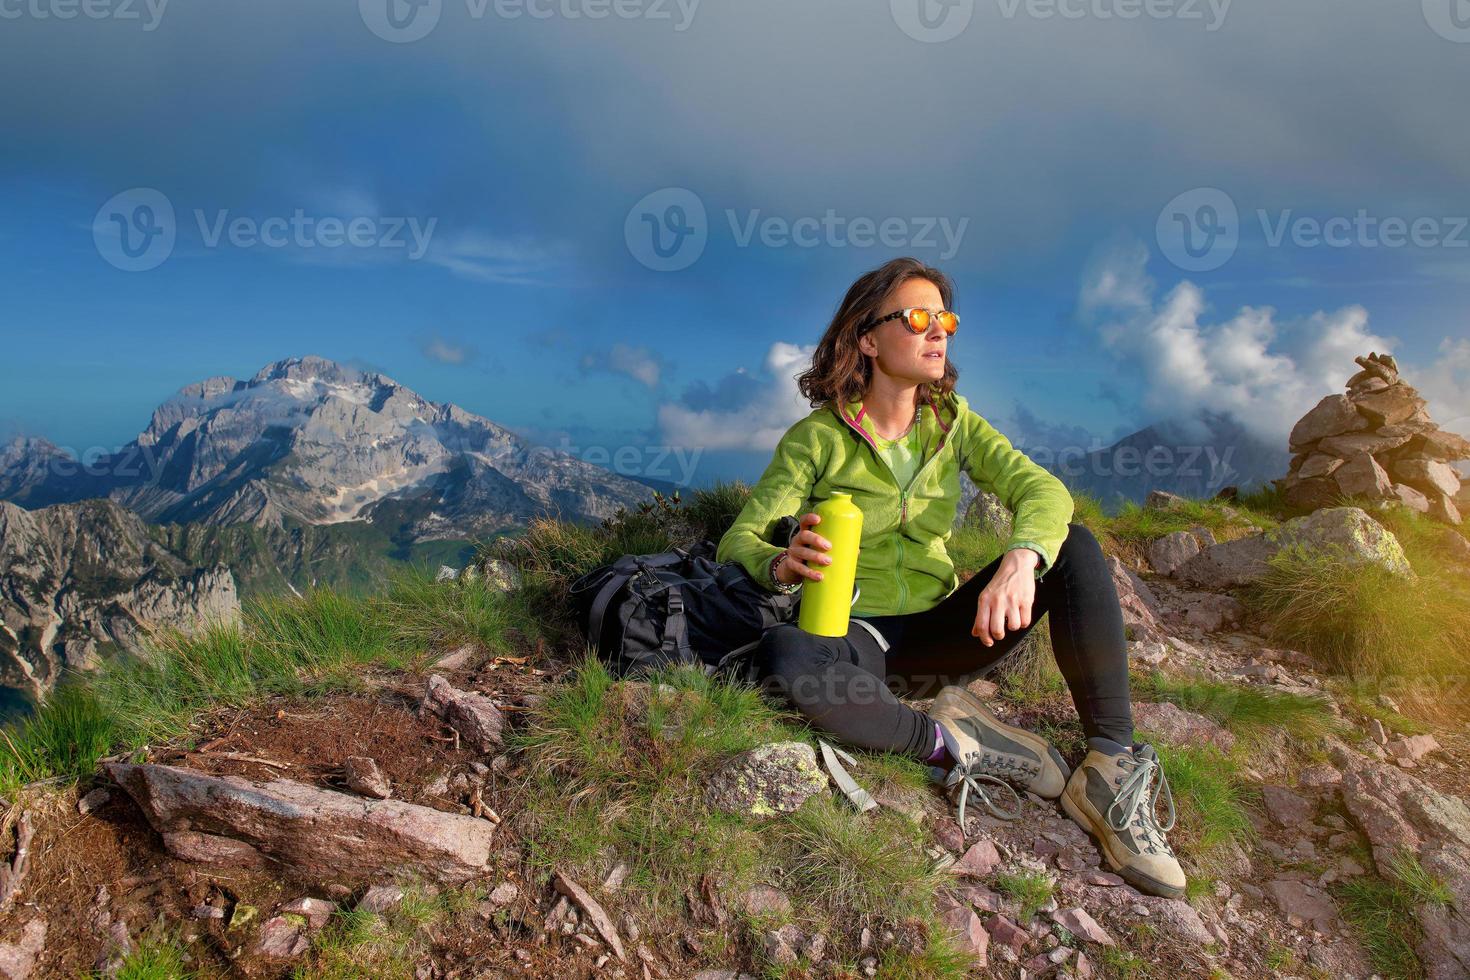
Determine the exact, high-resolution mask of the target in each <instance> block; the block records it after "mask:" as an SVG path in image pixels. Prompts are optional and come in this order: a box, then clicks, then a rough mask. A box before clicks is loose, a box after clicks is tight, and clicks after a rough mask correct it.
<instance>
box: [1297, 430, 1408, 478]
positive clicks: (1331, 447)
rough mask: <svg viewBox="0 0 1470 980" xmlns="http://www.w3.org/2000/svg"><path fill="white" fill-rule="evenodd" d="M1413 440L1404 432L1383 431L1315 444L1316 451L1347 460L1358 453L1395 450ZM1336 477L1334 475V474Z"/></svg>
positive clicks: (1355, 434) (1352, 435) (1336, 437)
mask: <svg viewBox="0 0 1470 980" xmlns="http://www.w3.org/2000/svg"><path fill="white" fill-rule="evenodd" d="M1412 438H1413V433H1411V432H1407V431H1404V430H1402V429H1401V430H1398V431H1391V430H1388V429H1383V430H1380V431H1378V432H1354V433H1352V434H1351V435H1345V436H1332V437H1331V438H1329V439H1323V440H1322V441H1321V442H1319V443H1318V444H1317V451H1318V452H1322V453H1326V454H1327V455H1329V456H1336V457H1338V458H1339V459H1348V458H1350V457H1352V456H1356V455H1357V454H1358V453H1371V454H1374V455H1377V454H1378V453H1383V452H1387V451H1388V450H1390V449H1397V448H1398V447H1399V446H1402V445H1404V444H1405V443H1407V442H1408V441H1409V440H1410V439H1412ZM1334 475H1336V474H1334Z"/></svg>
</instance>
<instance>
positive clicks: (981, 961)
mask: <svg viewBox="0 0 1470 980" xmlns="http://www.w3.org/2000/svg"><path fill="white" fill-rule="evenodd" d="M939 921H940V922H942V923H944V925H945V926H946V927H947V928H948V929H949V931H950V934H951V935H953V936H954V938H955V940H956V942H957V943H958V944H959V947H960V948H961V949H963V950H964V951H965V952H967V953H969V954H971V955H972V956H974V957H975V962H974V964H973V965H974V966H975V967H977V968H980V969H984V968H985V966H986V965H987V958H988V954H989V952H990V933H988V932H986V931H985V927H984V926H983V925H981V924H980V917H979V916H978V915H976V914H975V913H974V912H972V911H971V910H970V909H968V908H966V907H965V906H963V905H954V906H951V907H950V908H948V909H946V910H945V911H943V912H941V913H940V915H939Z"/></svg>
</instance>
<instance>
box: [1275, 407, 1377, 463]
mask: <svg viewBox="0 0 1470 980" xmlns="http://www.w3.org/2000/svg"><path fill="white" fill-rule="evenodd" d="M1369 424H1370V423H1369V421H1368V419H1367V418H1365V417H1364V416H1363V415H1361V414H1359V412H1358V410H1357V408H1355V407H1354V406H1353V403H1352V402H1351V401H1349V400H1348V397H1347V396H1346V395H1328V396H1327V397H1326V398H1323V399H1322V400H1321V401H1320V402H1318V403H1317V406H1316V407H1315V408H1313V409H1312V410H1311V411H1310V412H1308V413H1307V414H1306V415H1303V416H1302V417H1301V418H1300V419H1299V420H1298V421H1297V423H1296V425H1294V426H1292V429H1291V435H1290V436H1288V437H1287V444H1288V445H1289V446H1290V447H1291V450H1292V451H1293V452H1300V451H1301V450H1302V449H1304V448H1306V447H1307V446H1310V445H1311V444H1312V443H1314V442H1316V441H1317V440H1319V439H1325V438H1327V437H1328V436H1335V435H1341V434H1342V433H1344V432H1357V431H1359V430H1362V429H1366V428H1368V426H1369Z"/></svg>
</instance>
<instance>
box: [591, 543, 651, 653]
mask: <svg viewBox="0 0 1470 980" xmlns="http://www.w3.org/2000/svg"><path fill="white" fill-rule="evenodd" d="M637 557H638V556H637V555H624V556H623V557H622V558H619V559H618V560H617V561H615V562H613V566H612V571H611V574H609V575H608V577H607V581H606V582H604V583H603V585H602V588H601V589H599V590H597V598H595V599H593V600H592V610H591V612H590V614H589V615H588V617H587V634H588V635H589V636H591V637H592V638H593V641H594V642H597V641H600V640H601V639H602V619H603V617H604V616H606V615H607V607H608V605H609V604H610V603H611V602H612V600H613V596H614V595H616V594H617V591H618V589H620V588H622V587H623V586H624V585H625V584H626V583H627V581H628V580H629V579H630V578H632V577H633V576H634V575H637V574H638V562H637Z"/></svg>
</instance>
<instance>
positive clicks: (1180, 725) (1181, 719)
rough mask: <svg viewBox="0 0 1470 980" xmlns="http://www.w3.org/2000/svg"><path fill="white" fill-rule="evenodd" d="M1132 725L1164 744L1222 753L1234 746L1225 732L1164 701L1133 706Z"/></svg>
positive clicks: (1201, 716) (1205, 720) (1217, 726)
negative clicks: (1212, 747)
mask: <svg viewBox="0 0 1470 980" xmlns="http://www.w3.org/2000/svg"><path fill="white" fill-rule="evenodd" d="M1133 723H1134V725H1136V726H1137V727H1138V728H1140V729H1142V730H1143V731H1146V732H1151V733H1153V734H1155V735H1158V736H1160V737H1161V738H1163V739H1164V740H1165V741H1166V742H1175V743H1182V744H1185V745H1216V746H1219V747H1220V749H1221V750H1223V751H1226V752H1228V751H1229V750H1230V749H1231V748H1232V747H1233V746H1234V745H1235V736H1234V735H1232V734H1231V733H1230V732H1229V731H1228V730H1226V729H1224V728H1221V727H1220V726H1219V725H1217V724H1215V723H1214V722H1213V721H1211V720H1210V719H1208V718H1206V717H1205V716H1204V715H1198V714H1195V713H1194V712H1192V711H1185V710H1183V709H1182V708H1180V707H1178V706H1177V705H1174V704H1171V703H1170V702H1168V701H1159V702H1156V703H1155V702H1148V701H1136V702H1134V704H1133Z"/></svg>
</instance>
